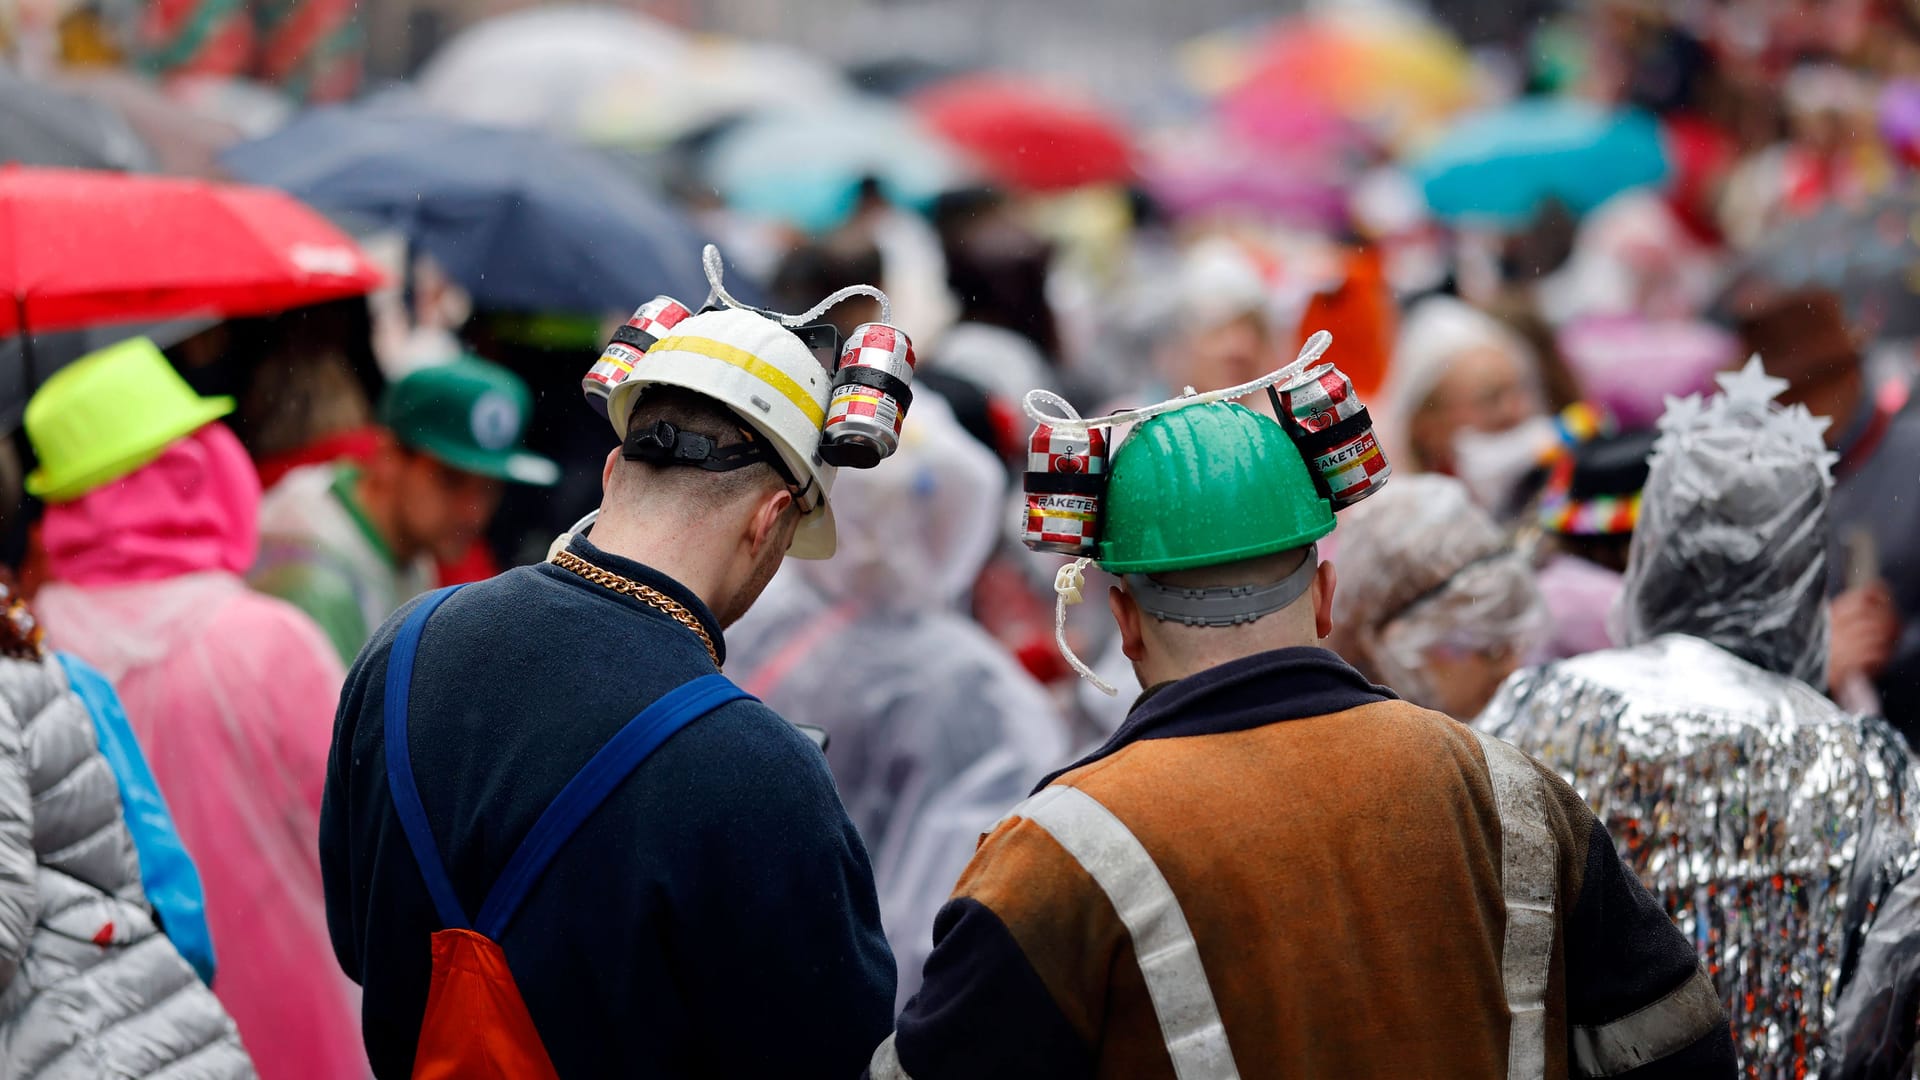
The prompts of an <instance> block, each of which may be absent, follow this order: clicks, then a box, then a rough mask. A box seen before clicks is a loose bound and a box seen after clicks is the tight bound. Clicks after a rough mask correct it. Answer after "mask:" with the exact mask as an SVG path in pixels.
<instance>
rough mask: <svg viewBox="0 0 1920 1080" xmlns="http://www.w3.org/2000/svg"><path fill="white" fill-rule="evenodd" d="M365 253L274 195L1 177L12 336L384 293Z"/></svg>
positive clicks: (74, 173)
mask: <svg viewBox="0 0 1920 1080" xmlns="http://www.w3.org/2000/svg"><path fill="white" fill-rule="evenodd" d="M380 281H381V274H380V271H379V270H377V269H376V268H375V267H374V266H373V265H372V264H371V263H369V262H368V261H367V259H366V256H365V255H363V254H361V252H360V249H359V247H357V246H356V245H355V244H354V242H353V241H352V240H350V239H348V238H347V236H346V235H345V234H344V233H342V232H341V231H340V230H339V229H336V228H334V227H333V225H331V224H330V223H328V222H327V221H326V219H324V218H322V217H321V216H320V215H318V214H316V213H314V212H313V211H312V210H310V209H308V208H307V207H305V206H303V205H301V204H300V203H299V202H296V201H295V200H293V199H292V198H289V197H288V196H286V195H284V194H281V193H280V192H277V191H269V190H267V189H265V188H253V187H242V186H239V185H235V184H213V183H207V182H204V181H199V180H179V179H171V178H161V177H152V176H132V175H127V174H123V173H107V172H89V171H86V170H81V169H32V168H23V167H19V166H8V167H4V168H0V296H5V297H7V298H10V299H11V300H12V303H10V304H8V303H5V302H0V335H5V334H15V333H19V332H21V330H22V328H23V327H31V328H32V329H34V330H61V329H72V328H76V327H83V326H87V325H91V324H95V323H105V322H127V321H132V320H137V319H167V318H177V317H185V316H194V315H202V316H216V317H229V316H237V315H259V314H264V313H266V312H270V311H281V310H284V309H286V308H292V307H300V306H302V305H305V304H313V303H318V302H320V301H322V300H331V299H335V298H338V297H342V296H357V295H359V294H362V293H365V292H367V291H368V290H370V289H373V288H374V287H376V286H378V285H379V284H380Z"/></svg>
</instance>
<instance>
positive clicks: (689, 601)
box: [539, 536, 727, 664]
mask: <svg viewBox="0 0 1920 1080" xmlns="http://www.w3.org/2000/svg"><path fill="white" fill-rule="evenodd" d="M567 550H568V551H570V552H572V553H573V554H575V555H578V556H579V557H580V558H582V559H585V560H587V561H588V562H590V563H592V564H593V565H595V566H597V567H599V568H600V569H602V570H607V571H610V572H612V573H615V574H618V575H620V576H621V577H623V578H626V579H627V580H629V581H634V582H638V583H639V584H641V585H645V586H647V587H649V588H653V589H658V590H660V591H661V592H663V593H665V594H666V595H667V596H669V597H670V598H672V599H674V600H676V601H678V602H679V603H680V604H682V605H683V606H685V607H686V609H687V610H688V611H690V612H692V613H693V617H694V618H696V619H698V620H700V625H701V626H704V627H706V629H707V636H708V637H711V638H712V639H713V651H714V652H715V653H716V654H717V655H718V656H719V658H720V662H721V663H722V664H725V663H726V661H727V641H726V638H724V637H722V636H721V633H720V620H719V619H717V618H715V617H714V615H713V611H712V610H711V609H709V608H708V607H707V604H706V601H704V600H702V599H700V597H699V596H697V595H695V594H694V591H693V590H692V589H689V588H687V587H686V586H685V585H682V584H680V583H679V582H678V581H675V580H674V579H672V578H670V577H668V576H667V575H665V574H663V573H661V572H660V571H658V570H655V569H654V568H653V567H651V566H648V565H646V564H645V563H641V562H635V561H634V560H632V559H629V558H627V557H626V556H624V555H615V554H613V553H612V552H609V551H602V550H601V549H599V548H598V547H595V546H594V544H593V541H591V540H588V539H587V538H586V537H585V536H575V537H574V538H573V541H572V542H571V543H569V544H568V545H567ZM539 570H540V571H541V572H542V573H544V574H546V575H547V576H548V577H551V578H554V579H555V580H558V581H565V582H570V583H572V584H574V585H576V586H578V587H580V588H583V589H591V590H592V591H594V592H596V593H600V594H603V595H605V596H608V597H611V598H612V599H614V600H616V601H618V602H620V603H622V604H627V605H630V606H632V607H634V608H636V609H638V610H642V611H649V612H653V613H655V614H658V615H660V616H661V617H663V618H670V617H671V616H667V615H666V614H665V613H664V612H662V611H660V610H659V609H658V608H655V607H653V606H652V605H650V604H646V603H643V602H641V601H640V600H637V599H635V598H633V597H631V596H627V595H626V594H624V593H617V592H614V591H613V590H612V589H606V588H602V587H600V586H598V585H595V584H594V583H592V582H590V581H588V580H586V579H585V578H583V577H581V576H579V575H578V574H574V573H570V572H569V571H566V570H562V569H561V568H559V567H557V566H555V565H553V564H552V563H541V564H540V565H539Z"/></svg>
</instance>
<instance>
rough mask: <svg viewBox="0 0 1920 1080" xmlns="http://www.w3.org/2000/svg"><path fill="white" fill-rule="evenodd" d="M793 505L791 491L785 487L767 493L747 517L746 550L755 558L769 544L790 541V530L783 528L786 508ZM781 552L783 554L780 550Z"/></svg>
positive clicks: (791, 536) (791, 533) (791, 537)
mask: <svg viewBox="0 0 1920 1080" xmlns="http://www.w3.org/2000/svg"><path fill="white" fill-rule="evenodd" d="M792 505H793V492H791V491H788V490H787V489H786V488H780V489H779V490H777V491H773V492H770V493H768V494H767V495H766V496H764V497H763V498H761V500H760V502H759V505H758V506H757V507H755V509H754V511H753V516H752V517H751V518H749V519H747V550H748V551H749V552H750V553H751V554H753V555H754V556H755V557H756V558H757V557H758V556H759V555H760V553H761V552H762V551H764V550H765V549H766V548H767V547H768V546H769V545H772V544H785V543H791V542H792V540H793V532H792V530H784V531H783V527H784V525H785V523H786V516H787V509H788V508H789V507H791V506H792ZM782 554H785V552H784V551H782Z"/></svg>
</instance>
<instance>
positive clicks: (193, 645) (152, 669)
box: [34, 424, 368, 1080]
mask: <svg viewBox="0 0 1920 1080" xmlns="http://www.w3.org/2000/svg"><path fill="white" fill-rule="evenodd" d="M259 502H260V487H259V481H258V480H257V479H256V477H255V474H254V470H253V466H252V464H251V463H250V462H249V461H248V460H247V455H246V451H245V450H244V449H242V448H241V446H240V442H239V440H238V439H236V438H235V437H234V436H233V434H232V433H231V432H229V431H228V430H227V429H226V428H225V427H223V426H221V425H219V424H209V425H207V426H206V427H203V428H201V429H200V430H199V431H198V432H196V433H194V434H193V435H191V436H189V437H187V438H184V439H181V440H179V441H177V442H175V443H174V444H173V445H172V446H170V447H168V448H167V450H166V451H165V452H164V453H163V454H161V455H160V457H159V458H158V459H156V460H155V461H153V462H152V463H151V464H148V465H146V466H145V467H143V468H141V469H140V470H138V471H137V472H134V473H133V474H132V475H130V476H127V477H125V478H124V479H121V480H119V481H116V482H114V483H112V484H109V485H107V486H106V487H103V488H100V489H99V490H97V491H94V492H91V493H89V494H88V495H86V496H84V497H82V498H80V499H78V500H76V501H74V502H70V503H64V504H60V505H55V506H50V507H48V508H47V514H46V520H45V523H44V525H43V535H44V538H45V542H46V547H47V556H48V562H49V565H50V567H51V569H52V572H53V578H54V580H55V583H54V584H49V585H48V586H46V587H45V588H44V589H42V590H41V591H40V593H39V595H38V596H37V597H36V598H35V605H34V606H35V608H36V609H37V610H38V611H39V613H40V615H41V618H42V622H43V623H44V625H45V626H46V628H47V633H48V637H49V639H50V641H51V643H52V644H53V646H54V647H55V648H58V649H62V650H65V651H67V652H72V653H75V654H77V655H79V656H80V657H82V658H84V659H85V660H87V661H88V662H89V663H91V664H93V665H94V666H95V667H97V668H99V669H100V670H101V671H103V672H105V673H106V675H107V676H108V677H109V678H111V679H112V680H113V681H114V683H115V684H116V685H118V687H119V689H120V696H121V697H122V698H123V699H124V701H125V703H126V709H127V716H128V718H129V719H130V720H131V721H132V724H133V728H134V732H135V734H136V735H137V736H138V738H139V740H140V744H141V746H142V747H143V748H144V749H145V750H146V754H147V759H148V761H149V762H150V763H151V764H152V766H153V772H154V776H155V777H156V778H157V779H158V781H159V783H160V787H161V789H162V790H163V791H164V792H165V793H166V797H167V801H168V803H169V804H170V805H171V806H172V808H173V815H174V819H175V821H176V822H177V823H178V825H179V828H180V835H181V838H182V839H183V840H184V841H185V842H186V844H187V847H188V850H189V851H191V852H192V853H193V857H194V859H195V860H196V861H197V862H198V863H199V866H200V875H201V878H202V879H203V881H204V883H205V887H206V894H207V921H208V922H209V923H210V924H211V926H212V929H213V938H214V947H215V949H216V950H217V952H218V955H219V961H220V970H219V975H218V977H217V979H216V981H215V986H214V990H215V993H216V994H218V996H219V998H220V1001H221V1003H222V1004H224V1005H225V1006H226V1007H227V1010H228V1012H230V1013H231V1014H232V1015H233V1018H234V1020H235V1022H236V1023H237V1024H238V1025H239V1027H240V1035H241V1038H242V1040H243V1041H244V1042H245V1043H246V1046H247V1049H248V1051H249V1052H251V1053H252V1055H253V1058H254V1061H255V1062H256V1063H257V1065H258V1066H259V1070H260V1075H261V1076H262V1077H265V1078H266V1080H303V1078H314V1080H321V1078H326V1080H332V1078H338V1077H364V1076H366V1075H367V1071H368V1070H367V1066H366V1057H365V1055H364V1053H363V1052H362V1050H361V1046H360V1030H359V1019H358V1015H357V1013H358V1005H357V997H358V994H357V992H356V991H355V989H354V987H353V986H352V984H351V983H349V982H348V981H347V980H346V978H345V977H344V976H343V975H341V973H340V969H339V966H338V964H337V963H336V962H335V960H334V956H333V949H332V946H331V945H330V943H329V941H328V937H327V922H326V908H325V905H324V902H323V900H322V896H321V889H320V865H319V856H318V849H317V845H318V842H319V841H318V834H319V816H320V791H321V786H322V783H323V781H324V778H325V775H326V766H327V750H328V747H329V745H330V743H331V741H332V733H333V712H334V703H335V702H336V701H337V700H338V698H339V695H340V686H341V683H342V681H343V680H344V678H345V674H344V672H343V671H342V670H341V667H340V662H339V660H338V659H337V658H336V657H335V656H334V652H333V649H332V647H331V646H330V645H328V644H327V639H326V638H325V637H324V636H322V635H321V633H320V630H319V629H318V628H317V627H315V626H314V625H313V624H312V623H311V622H309V621H308V620H307V618H306V616H304V615H302V614H301V613H300V612H299V611H298V610H296V609H295V608H293V607H291V606H290V605H288V604H285V603H283V602H281V601H279V600H275V599H272V598H270V597H266V596H261V595H259V594H257V593H254V592H251V591H249V590H248V589H247V587H246V585H245V583H244V582H242V580H241V578H240V576H239V575H240V574H241V573H242V572H244V571H245V570H246V569H247V567H248V565H249V564H250V563H251V562H252V561H253V555H254V548H255V544H256V540H257V534H256V529H255V518H256V515H257V512H258V509H259Z"/></svg>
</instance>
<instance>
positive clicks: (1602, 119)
mask: <svg viewBox="0 0 1920 1080" xmlns="http://www.w3.org/2000/svg"><path fill="white" fill-rule="evenodd" d="M1409 172H1411V174H1412V175H1413V178H1414V179H1415V180H1416V181H1418V182H1419V184H1420V186H1421V189H1422V190H1423V191H1424V192H1425V194H1426V197H1427V205H1428V206H1430V207H1431V208H1432V209H1433V212H1434V213H1435V214H1436V215H1438V216H1440V217H1442V218H1446V219H1448V220H1454V221H1485V222H1489V223H1493V224H1503V225H1514V224H1520V223H1524V222H1525V221H1526V220H1528V219H1529V218H1531V217H1533V216H1534V214H1536V213H1537V212H1539V210H1540V209H1541V207H1543V206H1544V205H1546V204H1547V203H1548V202H1550V201H1552V202H1558V203H1560V204H1561V205H1563V206H1565V207H1566V208H1567V209H1569V210H1571V211H1573V212H1574V213H1575V214H1576V215H1577V214H1584V213H1586V212H1587V211H1589V210H1592V209H1593V208H1594V207H1596V206H1599V205H1600V204H1601V203H1603V202H1606V201H1607V200H1608V199H1611V198H1613V197H1614V196H1615V195H1618V194H1620V193H1621V192H1623V191H1628V190H1631V189H1633V188H1637V187H1644V186H1646V185H1649V184H1657V183H1660V182H1661V181H1662V180H1664V179H1666V176H1667V157H1666V152H1665V150H1664V149H1663V148H1662V147H1661V144H1660V128H1659V125H1658V124H1656V123H1655V121H1654V119H1653V117H1652V116H1649V115H1648V114H1646V113H1643V112H1639V111H1635V110H1615V109H1608V108H1604V107H1602V106H1598V105H1594V104H1591V103H1589V102H1584V101H1575V100H1570V99H1563V98H1527V99H1525V100H1522V101H1519V102H1516V103H1514V104H1512V105H1508V106H1505V107H1503V108H1499V109H1494V110H1491V111H1488V112H1481V113H1475V114H1474V115H1472V116H1469V117H1467V118H1465V119H1464V120H1462V121H1460V123H1458V124H1457V125H1455V126H1454V127H1453V129H1452V130H1450V131H1448V132H1447V133H1446V134H1445V135H1443V136H1442V137H1441V138H1440V140H1439V142H1438V143H1436V144H1434V145H1433V146H1432V147H1431V148H1430V149H1428V150H1427V151H1426V152H1425V153H1423V154H1420V155H1419V156H1417V157H1416V158H1415V159H1414V160H1413V162H1412V163H1411V165H1410V166H1409Z"/></svg>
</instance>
